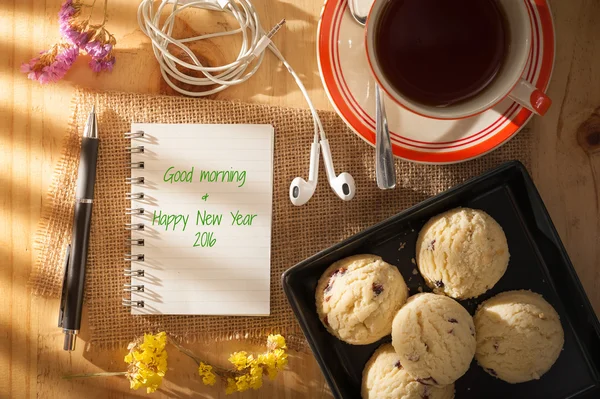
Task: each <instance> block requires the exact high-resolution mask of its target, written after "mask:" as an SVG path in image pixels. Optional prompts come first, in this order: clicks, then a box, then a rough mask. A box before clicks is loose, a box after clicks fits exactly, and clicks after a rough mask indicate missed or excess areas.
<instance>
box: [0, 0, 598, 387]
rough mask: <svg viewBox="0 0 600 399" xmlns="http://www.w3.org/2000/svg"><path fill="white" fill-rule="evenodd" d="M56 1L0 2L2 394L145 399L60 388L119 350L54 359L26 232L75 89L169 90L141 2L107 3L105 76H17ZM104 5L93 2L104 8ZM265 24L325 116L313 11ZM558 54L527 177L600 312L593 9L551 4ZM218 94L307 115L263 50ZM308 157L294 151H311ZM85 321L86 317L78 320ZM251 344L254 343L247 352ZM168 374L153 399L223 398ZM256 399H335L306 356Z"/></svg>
mask: <svg viewBox="0 0 600 399" xmlns="http://www.w3.org/2000/svg"><path fill="white" fill-rule="evenodd" d="M60 3H61V1H60V0H2V1H0V398H33V397H39V398H71V397H73V398H76V397H77V398H80V397H84V398H125V397H141V396H146V394H145V393H144V392H141V391H129V387H128V383H127V381H126V380H125V379H123V378H118V377H112V378H96V379H87V380H77V381H67V380H63V379H61V376H62V375H65V374H71V373H83V372H95V371H118V370H121V369H122V368H123V363H122V358H123V355H124V352H125V351H124V349H122V350H114V351H104V352H96V351H87V352H85V351H84V350H83V349H84V345H81V344H82V343H83V342H85V340H86V336H87V335H88V334H89V332H88V331H86V330H85V327H84V329H83V331H82V338H83V339H82V340H80V345H79V346H78V350H77V351H76V352H74V353H66V352H64V351H63V350H62V333H61V331H60V329H58V328H57V327H56V320H57V308H58V301H57V300H49V299H42V298H34V297H32V296H31V295H30V292H29V290H28V288H27V279H28V276H29V273H30V270H31V266H32V263H33V262H34V259H35V254H34V252H33V251H32V246H33V237H34V234H35V231H36V228H37V225H38V221H39V217H40V211H41V208H42V205H43V202H44V200H45V193H46V191H47V188H48V185H49V183H50V180H51V176H52V170H53V167H54V166H55V164H56V162H57V160H58V159H59V156H60V151H61V145H62V139H63V137H64V136H65V133H66V126H67V122H68V118H69V113H70V110H69V105H70V101H71V96H72V94H73V91H74V87H75V86H83V87H87V88H93V89H108V90H122V91H133V92H141V93H167V94H173V92H172V90H171V89H170V88H168V86H167V85H166V84H165V83H164V82H163V81H162V78H161V76H160V72H159V69H158V66H157V63H156V62H155V60H154V56H153V54H152V51H151V47H150V44H149V40H148V39H147V38H146V36H145V35H144V34H143V33H142V32H141V31H140V29H139V28H138V26H137V20H136V12H137V5H138V1H133V0H110V1H109V13H108V15H109V22H108V28H109V30H110V31H111V32H112V33H114V34H115V36H116V38H117V40H118V45H117V51H116V57H117V65H116V67H115V70H114V72H113V73H112V74H101V75H96V74H95V73H93V72H91V70H90V69H89V68H88V67H87V65H86V64H87V61H86V60H85V59H84V58H83V57H81V58H80V59H78V61H77V62H76V65H75V66H74V68H73V69H72V70H71V71H69V73H68V74H67V76H66V78H65V79H64V80H63V81H61V82H59V83H58V84H55V85H51V86H40V85H39V84H37V83H35V82H31V81H29V80H27V79H26V77H25V76H24V75H23V74H21V73H20V72H19V65H20V64H21V63H22V62H25V61H27V60H29V59H30V58H31V57H33V56H35V55H36V54H37V52H38V51H40V50H43V49H45V48H47V47H49V46H50V45H51V44H52V43H53V42H54V41H55V40H56V39H57V38H58V26H57V17H56V13H57V11H58V9H59V7H60ZM99 3H100V2H99ZM254 3H255V5H256V7H257V9H258V12H259V13H260V16H261V20H262V23H263V25H264V26H265V27H270V26H272V25H274V24H275V23H276V22H278V21H279V20H280V19H281V18H286V20H287V21H288V23H287V24H286V27H285V29H282V31H280V32H279V33H278V34H277V36H276V37H275V39H274V40H275V42H276V43H277V44H278V45H279V47H280V49H281V50H282V52H283V53H284V55H285V56H286V57H287V59H288V61H289V62H290V63H291V64H292V65H293V66H294V68H295V69H296V70H297V72H298V73H299V74H300V75H301V77H302V79H303V81H304V83H305V85H306V87H307V89H308V90H309V92H310V95H311V98H312V100H313V102H314V103H315V105H316V107H317V108H321V109H331V105H330V104H329V103H328V101H327V98H326V95H325V93H324V90H323V88H322V85H321V82H320V78H319V73H318V68H317V62H316V53H315V35H316V29H317V23H318V18H319V14H320V10H321V6H322V3H321V2H320V1H318V0H295V1H294V0H283V1H280V0H255V1H254ZM551 5H552V8H553V14H554V18H555V24H556V31H557V57H556V64H555V69H554V74H553V79H552V83H551V85H550V90H549V94H550V96H551V97H552V99H553V100H554V105H553V107H552V109H551V110H550V111H549V113H548V114H547V115H546V116H545V117H544V118H534V119H533V121H532V122H531V123H530V124H529V126H528V128H529V133H528V134H533V135H534V136H535V140H536V146H535V154H534V164H533V165H534V166H533V169H534V170H533V175H534V179H535V181H536V184H537V185H538V188H539V190H540V192H541V194H542V197H543V198H544V200H545V202H546V205H547V207H548V209H549V211H550V214H551V215H552V217H553V219H554V222H555V224H556V227H557V229H558V231H559V233H560V235H561V237H562V239H563V241H564V244H565V246H566V248H567V250H568V252H569V254H570V256H571V259H572V261H573V263H574V265H575V267H576V269H577V272H578V274H579V277H580V279H581V281H582V283H583V285H584V287H585V289H586V291H587V293H588V296H589V298H590V300H591V301H592V303H593V305H594V308H595V310H596V312H597V313H598V312H600V208H599V205H598V204H599V194H600V189H599V184H600V111H598V110H597V108H598V107H599V106H600V90H599V89H598V88H599V87H600V73H599V71H600V40H598V37H600V24H598V22H597V21H598V19H599V18H600V2H598V1H597V0H569V1H564V0H563V1H560V0H552V1H551ZM227 22H228V21H227V20H226V19H225V18H223V17H222V16H219V15H216V16H215V15H214V14H213V15H207V13H203V12H190V13H186V14H185V15H184V18H183V21H182V22H181V23H180V24H179V26H178V27H177V30H178V33H180V34H182V35H183V34H185V35H189V34H191V33H193V32H196V33H198V32H212V31H216V30H219V29H221V28H220V26H222V25H223V24H224V23H227ZM195 50H196V51H197V52H198V53H199V54H201V56H202V57H203V59H205V60H207V61H208V62H209V63H221V62H224V61H227V60H231V59H232V58H233V57H234V56H235V54H236V50H237V48H236V47H235V43H233V45H232V43H225V42H223V43H220V42H216V43H212V44H211V43H204V44H201V45H197V47H196V48H195ZM216 98H220V99H241V100H244V101H250V102H257V103H267V104H275V105H285V106H296V107H306V104H305V102H304V99H303V97H302V96H301V94H300V93H299V91H298V89H297V87H296V85H295V84H294V82H293V80H292V79H291V77H290V76H289V75H288V74H287V72H286V71H285V70H284V69H282V66H281V64H280V63H279V62H278V61H277V60H276V59H275V58H274V57H273V56H271V55H270V54H267V55H266V57H265V61H264V64H263V65H262V67H261V69H260V70H259V72H258V73H257V74H256V75H255V76H254V77H253V78H252V79H251V80H250V81H248V82H247V83H245V84H244V85H241V86H238V87H234V88H231V89H228V90H226V91H224V92H222V93H220V94H218V95H217V96H216ZM308 137H309V136H307V148H306V149H300V150H299V154H300V155H299V156H308ZM84 326H85V321H84ZM190 347H192V348H193V350H194V351H196V352H197V353H199V354H203V355H204V356H206V358H207V360H209V361H215V362H220V363H222V364H225V362H226V358H227V356H228V355H229V353H231V352H232V351H234V350H238V349H246V350H249V349H250V350H251V349H252V348H249V347H248V346H247V345H245V344H244V343H243V342H230V343H224V344H213V345H210V346H201V345H197V344H190ZM256 349H259V348H256ZM169 364H170V366H171V367H172V368H174V369H177V370H178V371H177V372H176V373H175V372H173V373H169V374H168V375H167V378H166V381H165V383H164V384H163V388H162V389H161V390H160V391H159V392H157V393H156V394H154V397H157V398H166V397H177V398H188V397H201V398H217V397H224V396H225V395H224V393H223V390H222V389H219V388H207V387H204V386H203V385H202V384H201V383H199V379H198V376H197V374H196V373H195V371H194V365H193V363H192V362H191V361H190V360H188V359H187V358H185V357H183V356H181V355H178V354H177V353H175V352H174V351H171V353H170V358H169ZM238 396H242V397H249V398H250V397H253V398H259V397H261V398H263V397H264V398H301V397H302V398H303V397H307V398H322V397H330V396H331V394H330V393H329V390H328V387H327V384H326V383H325V381H324V379H323V376H322V374H321V372H320V371H319V369H318V366H317V364H316V362H315V360H314V359H313V357H312V356H311V355H309V354H292V355H291V358H290V363H289V367H288V370H287V371H286V372H284V373H283V375H280V376H279V377H278V378H277V380H276V381H274V382H267V383H266V384H265V387H264V388H263V389H262V390H260V391H256V392H249V393H247V394H244V395H238Z"/></svg>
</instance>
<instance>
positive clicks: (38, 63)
mask: <svg viewBox="0 0 600 399" xmlns="http://www.w3.org/2000/svg"><path fill="white" fill-rule="evenodd" d="M95 4H96V0H93V2H92V4H89V5H88V4H85V3H83V0H65V2H64V3H63V4H62V6H61V8H60V10H59V12H58V24H59V31H60V34H61V39H60V40H59V42H57V43H56V44H54V45H53V46H52V47H51V48H50V49H49V50H47V51H43V52H41V53H40V54H41V55H40V56H38V57H35V58H33V59H32V60H30V61H29V62H27V63H24V64H22V65H21V71H22V72H24V73H27V77H28V78H29V79H32V80H37V81H38V82H40V83H42V84H45V83H50V82H56V81H58V80H60V79H62V78H63V77H64V75H65V74H66V73H67V71H68V70H69V69H70V68H71V66H72V65H73V63H74V62H75V59H76V58H77V56H78V55H79V53H80V52H81V53H83V54H87V55H89V56H90V58H91V60H90V62H89V66H90V68H91V69H92V70H93V71H94V72H101V71H112V69H113V66H114V64H115V62H116V58H115V56H114V55H113V49H114V46H115V45H116V43H117V41H116V39H115V37H114V36H113V35H112V34H111V33H110V32H108V31H107V30H106V28H105V25H106V22H107V15H108V14H107V12H108V0H104V18H103V19H102V22H101V23H100V24H98V25H92V24H90V19H91V17H92V15H93V11H94V6H95ZM84 8H87V9H89V13H88V16H87V18H85V19H80V17H81V16H82V11H83V9H84Z"/></svg>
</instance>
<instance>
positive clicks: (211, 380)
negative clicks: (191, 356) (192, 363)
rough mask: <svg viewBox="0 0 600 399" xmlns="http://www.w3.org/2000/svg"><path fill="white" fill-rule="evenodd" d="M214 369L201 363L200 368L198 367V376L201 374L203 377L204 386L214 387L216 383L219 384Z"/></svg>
mask: <svg viewBox="0 0 600 399" xmlns="http://www.w3.org/2000/svg"><path fill="white" fill-rule="evenodd" d="M212 369H213V368H212V366H209V365H208V364H204V363H203V362H200V366H198V374H200V377H202V382H203V383H204V385H210V386H212V385H215V382H217V377H216V376H215V373H213V372H212Z"/></svg>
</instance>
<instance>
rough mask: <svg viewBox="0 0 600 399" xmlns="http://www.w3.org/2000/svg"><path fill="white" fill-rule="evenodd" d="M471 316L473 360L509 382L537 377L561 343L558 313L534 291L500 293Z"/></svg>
mask: <svg viewBox="0 0 600 399" xmlns="http://www.w3.org/2000/svg"><path fill="white" fill-rule="evenodd" d="M473 319H474V321H475V329H476V330H477V352H476V354H475V358H476V359H477V362H478V363H479V364H480V365H481V367H483V369H484V370H485V371H487V373H488V374H490V375H492V376H494V377H496V378H499V379H501V380H504V381H506V382H510V383H511V384H516V383H519V382H526V381H531V380H537V379H539V378H540V377H541V376H542V375H543V374H544V373H546V372H547V371H548V370H550V368H551V367H552V365H553V364H554V363H555V362H556V360H557V359H558V357H559V356H560V353H561V351H562V348H563V345H564V342H565V334H564V331H563V328H562V325H561V323H560V317H559V316H558V313H556V310H554V308H553V307H552V305H550V304H549V303H548V302H546V300H545V299H544V298H543V297H542V296H541V295H539V294H536V293H535V292H531V291H507V292H502V293H500V294H498V295H496V296H495V297H492V298H490V299H488V300H487V301H485V302H484V303H482V304H481V305H480V306H479V308H478V309H477V312H476V313H475V317H474V318H473Z"/></svg>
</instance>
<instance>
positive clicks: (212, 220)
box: [196, 210, 223, 226]
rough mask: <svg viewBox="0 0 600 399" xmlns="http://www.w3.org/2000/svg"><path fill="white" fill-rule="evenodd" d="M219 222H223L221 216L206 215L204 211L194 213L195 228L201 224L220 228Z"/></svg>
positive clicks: (214, 214)
mask: <svg viewBox="0 0 600 399" xmlns="http://www.w3.org/2000/svg"><path fill="white" fill-rule="evenodd" d="M221 220H223V215H222V214H216V213H208V212H206V210H204V211H202V212H200V211H198V212H197V213H196V226H197V225H199V224H202V226H214V225H218V226H220V225H221Z"/></svg>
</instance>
